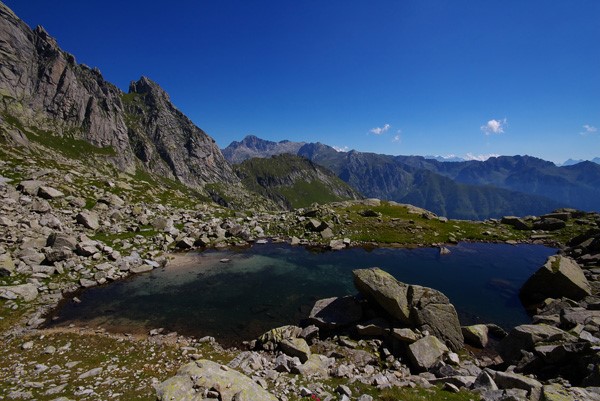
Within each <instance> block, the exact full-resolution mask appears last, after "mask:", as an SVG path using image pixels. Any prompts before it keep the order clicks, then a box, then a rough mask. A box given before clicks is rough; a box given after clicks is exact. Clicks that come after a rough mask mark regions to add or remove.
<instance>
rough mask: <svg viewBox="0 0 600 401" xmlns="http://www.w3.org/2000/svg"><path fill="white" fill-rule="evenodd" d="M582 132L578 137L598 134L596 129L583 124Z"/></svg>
mask: <svg viewBox="0 0 600 401" xmlns="http://www.w3.org/2000/svg"><path fill="white" fill-rule="evenodd" d="M583 129H584V131H582V132H580V133H579V135H582V136H588V135H592V134H595V133H596V132H598V128H596V127H594V126H593V125H589V124H585V125H584V126H583Z"/></svg>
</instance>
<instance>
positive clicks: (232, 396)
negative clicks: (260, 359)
mask: <svg viewBox="0 0 600 401" xmlns="http://www.w3.org/2000/svg"><path fill="white" fill-rule="evenodd" d="M205 391H216V392H218V399H219V400H222V401H233V400H236V401H255V400H266V401H277V397H275V396H274V395H273V394H271V393H269V392H268V391H266V390H265V389H263V388H262V387H261V386H260V385H258V384H257V383H255V382H254V381H252V379H250V378H249V377H248V376H245V375H243V374H242V373H239V372H237V371H235V370H233V369H230V368H228V367H226V366H224V365H220V364H218V363H215V362H212V361H208V360H206V359H201V360H198V361H196V362H190V363H188V364H186V365H184V366H182V367H181V368H180V369H179V370H178V371H177V375H176V376H174V377H171V378H170V379H167V380H166V381H164V382H162V383H161V384H159V385H158V386H157V388H156V393H157V398H158V401H171V400H177V401H201V400H203V399H205V396H204V392H205Z"/></svg>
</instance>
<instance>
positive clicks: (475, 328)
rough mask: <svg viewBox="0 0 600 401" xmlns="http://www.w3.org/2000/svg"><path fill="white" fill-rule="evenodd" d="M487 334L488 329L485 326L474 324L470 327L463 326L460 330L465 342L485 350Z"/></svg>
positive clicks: (487, 339)
mask: <svg viewBox="0 0 600 401" xmlns="http://www.w3.org/2000/svg"><path fill="white" fill-rule="evenodd" d="M488 332H489V329H488V327H487V326H486V325H485V324H475V325H472V326H464V327H463V328H462V333H463V336H464V338H465V342H466V343H467V344H470V345H472V346H474V347H478V348H485V347H486V345H487V344H488V341H489V337H488Z"/></svg>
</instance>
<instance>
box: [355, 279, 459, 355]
mask: <svg viewBox="0 0 600 401" xmlns="http://www.w3.org/2000/svg"><path fill="white" fill-rule="evenodd" d="M352 273H353V274H354V285H355V286H356V288H357V289H358V290H359V291H360V292H361V293H362V294H363V295H364V296H365V297H366V298H367V299H368V300H370V301H372V302H375V303H376V304H378V305H379V306H380V307H382V308H383V309H384V310H385V311H386V312H388V313H389V314H390V315H391V316H392V317H394V318H396V319H398V320H399V321H400V322H402V323H403V324H405V325H408V326H411V327H417V328H419V329H421V330H427V331H429V332H430V333H431V334H433V335H435V336H436V337H437V338H439V339H441V340H442V341H444V342H445V343H446V345H447V346H448V347H450V349H452V350H453V351H457V350H459V349H461V348H462V347H463V345H464V338H463V335H462V331H461V328H460V322H459V320H458V314H457V313H456V309H455V308H454V306H453V305H452V304H451V303H450V301H449V299H448V297H446V296H445V295H444V294H442V293H441V292H440V291H437V290H434V289H433V288H428V287H422V286H420V285H408V284H405V283H402V282H400V281H398V280H396V279H395V278H394V277H393V276H392V275H391V274H389V273H387V272H385V271H383V270H381V269H379V268H377V267H373V268H370V269H358V270H354V271H353V272H352Z"/></svg>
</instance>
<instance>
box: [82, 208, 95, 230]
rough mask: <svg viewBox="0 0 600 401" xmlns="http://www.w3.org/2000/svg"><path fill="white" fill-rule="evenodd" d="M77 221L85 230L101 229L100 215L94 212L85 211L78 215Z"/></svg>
mask: <svg viewBox="0 0 600 401" xmlns="http://www.w3.org/2000/svg"><path fill="white" fill-rule="evenodd" d="M76 219H77V223H79V224H81V225H82V226H84V227H85V228H89V229H90V230H97V229H99V228H100V223H99V221H98V215H97V214H96V213H94V212H92V211H89V210H84V211H82V212H81V213H79V214H78V215H77V217H76Z"/></svg>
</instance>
